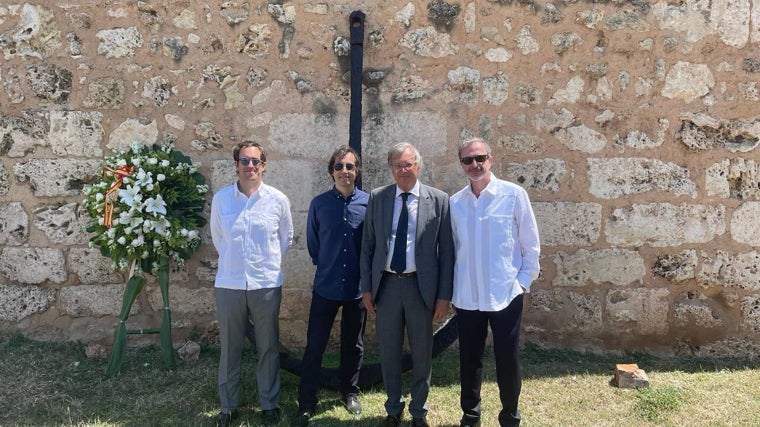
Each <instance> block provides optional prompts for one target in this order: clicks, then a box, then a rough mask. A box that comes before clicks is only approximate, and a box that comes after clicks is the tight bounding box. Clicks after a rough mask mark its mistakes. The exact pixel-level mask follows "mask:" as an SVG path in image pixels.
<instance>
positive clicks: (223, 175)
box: [209, 156, 237, 193]
mask: <svg viewBox="0 0 760 427" xmlns="http://www.w3.org/2000/svg"><path fill="white" fill-rule="evenodd" d="M236 180H237V175H236V174H235V162H234V161H233V160H232V156H230V159H229V160H227V159H224V160H214V162H213V163H211V177H210V179H209V188H210V191H211V193H216V192H217V191H219V190H221V189H222V188H224V187H226V186H228V185H230V184H232V183H234V182H236Z"/></svg>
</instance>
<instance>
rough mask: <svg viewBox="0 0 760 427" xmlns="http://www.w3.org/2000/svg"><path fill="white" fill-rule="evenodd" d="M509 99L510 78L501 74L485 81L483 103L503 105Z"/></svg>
mask: <svg viewBox="0 0 760 427" xmlns="http://www.w3.org/2000/svg"><path fill="white" fill-rule="evenodd" d="M508 98H509V77H508V76H507V75H506V74H504V73H502V72H500V73H498V74H497V75H496V76H494V77H488V78H485V79H483V102H485V103H486V104H490V105H501V104H503V103H504V101H506V100H507V99H508Z"/></svg>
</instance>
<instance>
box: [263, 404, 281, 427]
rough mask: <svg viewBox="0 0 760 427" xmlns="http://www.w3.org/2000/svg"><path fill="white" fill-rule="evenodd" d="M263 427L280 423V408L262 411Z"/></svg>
mask: <svg viewBox="0 0 760 427" xmlns="http://www.w3.org/2000/svg"><path fill="white" fill-rule="evenodd" d="M263 415H264V425H268V426H273V425H275V424H278V423H279V422H280V408H274V409H264V411H263Z"/></svg>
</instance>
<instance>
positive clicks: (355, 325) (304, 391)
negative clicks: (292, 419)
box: [298, 293, 367, 410]
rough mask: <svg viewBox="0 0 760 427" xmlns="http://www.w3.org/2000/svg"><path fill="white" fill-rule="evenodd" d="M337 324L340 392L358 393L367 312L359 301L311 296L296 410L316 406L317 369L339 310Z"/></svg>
mask: <svg viewBox="0 0 760 427" xmlns="http://www.w3.org/2000/svg"><path fill="white" fill-rule="evenodd" d="M341 308H342V309H343V310H342V313H341V321H340V370H339V372H340V378H339V379H340V392H341V393H342V394H349V393H358V392H359V370H360V369H361V364H362V358H363V357H364V338H363V337H364V325H365V323H366V320H367V311H366V310H365V308H364V304H363V303H362V300H361V298H359V299H356V300H350V301H333V300H329V299H326V298H323V297H321V296H319V295H317V294H316V293H313V294H312V296H311V309H310V312H309V327H308V331H307V333H306V350H305V351H304V355H303V364H302V368H303V369H302V371H301V382H300V384H299V385H298V406H299V408H300V409H301V410H313V409H314V408H315V407H316V406H317V391H318V390H319V382H320V369H321V367H322V356H324V353H325V349H326V348H327V343H328V341H329V339H330V330H331V329H332V326H333V323H334V322H335V316H336V315H337V314H338V310H339V309H341Z"/></svg>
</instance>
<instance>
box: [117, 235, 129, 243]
mask: <svg viewBox="0 0 760 427" xmlns="http://www.w3.org/2000/svg"><path fill="white" fill-rule="evenodd" d="M117 242H119V244H120V245H124V244H126V243H127V238H126V237H124V236H121V237H119V239H118V240H117Z"/></svg>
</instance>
